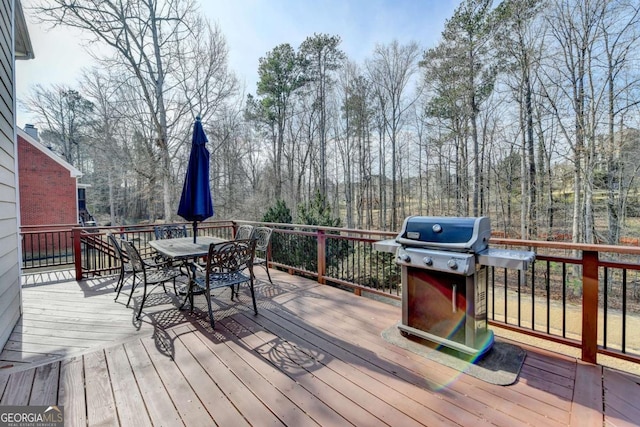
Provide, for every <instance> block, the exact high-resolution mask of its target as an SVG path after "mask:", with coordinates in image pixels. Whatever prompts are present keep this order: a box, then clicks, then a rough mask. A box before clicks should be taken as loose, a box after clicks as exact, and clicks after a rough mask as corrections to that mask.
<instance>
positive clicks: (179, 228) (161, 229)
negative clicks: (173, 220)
mask: <svg viewBox="0 0 640 427" xmlns="http://www.w3.org/2000/svg"><path fill="white" fill-rule="evenodd" d="M153 233H154V234H155V235H156V240H163V239H174V238H177V237H187V226H186V225H184V224H182V225H156V226H155V227H153Z"/></svg>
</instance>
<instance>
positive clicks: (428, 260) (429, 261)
mask: <svg viewBox="0 0 640 427" xmlns="http://www.w3.org/2000/svg"><path fill="white" fill-rule="evenodd" d="M422 262H424V265H428V266H429V267H431V266H432V265H433V259H432V258H431V257H430V256H426V257H424V258H422Z"/></svg>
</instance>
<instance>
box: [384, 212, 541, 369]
mask: <svg viewBox="0 0 640 427" xmlns="http://www.w3.org/2000/svg"><path fill="white" fill-rule="evenodd" d="M490 237H491V224H490V220H489V218H487V217H478V218H457V217H424V216H411V217H408V218H406V219H405V221H404V223H403V225H402V230H401V231H400V233H399V234H398V236H397V237H396V238H395V240H384V241H380V242H377V243H375V244H374V247H375V249H376V250H378V251H384V252H391V253H395V255H396V262H397V263H398V264H399V265H400V266H401V267H402V322H401V323H399V324H398V328H400V330H401V331H402V332H403V333H405V334H410V335H413V336H416V337H419V338H423V339H426V340H429V341H432V342H435V343H437V344H440V345H443V346H445V347H448V348H451V349H454V350H457V351H460V352H462V353H465V354H469V355H474V356H476V357H480V356H482V355H483V354H484V353H485V352H487V351H488V350H489V349H490V348H491V346H492V345H493V332H492V331H490V330H489V329H488V327H487V269H486V268H485V267H486V266H497V267H503V268H513V269H518V270H526V269H528V267H529V263H531V262H533V260H534V258H535V254H534V253H533V252H529V251H515V250H502V249H491V248H489V247H488V246H489V238H490Z"/></svg>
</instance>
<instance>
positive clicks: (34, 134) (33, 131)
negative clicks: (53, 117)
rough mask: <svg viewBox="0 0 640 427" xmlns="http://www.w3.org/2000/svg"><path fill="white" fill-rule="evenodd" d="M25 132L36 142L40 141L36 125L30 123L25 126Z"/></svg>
mask: <svg viewBox="0 0 640 427" xmlns="http://www.w3.org/2000/svg"><path fill="white" fill-rule="evenodd" d="M24 131H25V132H26V133H27V135H29V136H31V137H32V138H33V139H35V140H36V141H40V138H38V128H37V127H35V126H34V125H32V124H29V123H27V124H25V125H24Z"/></svg>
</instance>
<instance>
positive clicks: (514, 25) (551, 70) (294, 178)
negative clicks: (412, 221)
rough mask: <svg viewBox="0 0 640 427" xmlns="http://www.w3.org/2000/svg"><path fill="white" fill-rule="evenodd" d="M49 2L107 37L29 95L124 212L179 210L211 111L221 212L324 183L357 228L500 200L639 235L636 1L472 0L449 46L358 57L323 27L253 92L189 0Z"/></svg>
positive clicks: (553, 225)
mask: <svg viewBox="0 0 640 427" xmlns="http://www.w3.org/2000/svg"><path fill="white" fill-rule="evenodd" d="M37 13H38V15H37V16H38V17H40V18H41V19H43V20H45V21H49V22H52V23H57V24H61V25H69V26H73V27H77V28H81V29H83V30H85V31H86V32H87V33H88V34H92V35H93V37H94V38H95V41H96V43H99V44H100V45H101V46H105V47H104V49H101V50H100V53H101V54H100V55H95V56H96V61H97V63H96V67H95V68H94V69H92V70H87V72H86V74H85V76H84V78H83V79H82V81H80V82H78V85H77V86H76V87H74V88H71V87H60V86H52V87H49V88H46V87H42V86H34V89H33V91H32V95H31V96H30V97H29V98H28V99H25V100H22V101H23V104H24V105H25V106H26V108H27V109H28V110H30V111H31V112H33V113H34V114H36V115H37V117H39V118H40V122H39V123H37V125H38V127H39V128H40V129H41V131H42V136H43V138H44V139H46V142H47V144H50V145H51V146H52V147H53V148H54V149H55V150H56V151H57V152H59V153H60V154H61V155H63V156H64V157H65V158H66V159H67V160H68V161H70V162H71V163H73V164H74V165H75V166H77V167H79V168H80V169H81V170H82V171H83V172H84V173H85V177H84V178H83V180H84V182H86V183H89V184H91V185H92V187H91V191H90V195H89V203H90V206H91V210H92V212H95V213H96V214H98V216H100V215H103V216H104V217H105V218H108V219H109V221H110V222H111V223H114V224H115V223H121V224H122V223H127V222H136V221H140V220H149V221H154V220H157V219H165V220H176V219H177V217H176V215H175V211H176V208H177V198H178V197H179V194H180V190H181V188H182V179H183V177H184V170H185V167H186V164H187V158H188V153H189V143H190V141H189V138H190V133H189V129H190V127H191V125H192V123H193V120H194V118H195V117H196V116H197V115H200V116H201V117H202V121H203V124H204V125H205V130H206V133H207V135H208V137H209V149H210V151H211V153H212V156H211V162H212V164H211V180H212V181H211V188H212V192H213V198H214V204H215V207H216V219H227V218H235V219H248V220H260V219H262V218H263V216H264V215H265V213H267V211H268V210H269V209H270V208H272V207H274V206H277V205H278V206H280V207H286V208H288V209H291V210H292V211H293V212H292V213H293V217H294V218H296V217H297V213H298V211H299V210H303V211H304V209H305V206H308V205H309V204H310V203H312V202H313V203H317V201H318V200H320V201H321V202H322V203H323V204H326V205H327V206H326V207H327V208H329V209H330V211H331V212H332V213H333V215H334V216H336V217H338V218H340V219H341V223H342V224H343V225H344V226H346V227H348V228H366V229H382V230H393V231H396V230H398V229H399V227H400V225H401V222H402V220H403V219H404V218H405V217H406V216H408V215H413V214H421V215H438V216H448V215H454V216H478V215H488V216H490V217H491V218H492V224H493V228H494V230H496V231H502V232H504V233H505V234H506V235H508V236H510V237H522V238H532V239H546V238H554V236H556V237H557V236H558V235H561V236H564V237H566V236H569V237H570V238H571V239H572V240H573V241H574V242H587V243H593V242H600V243H610V244H617V243H619V241H620V237H621V236H624V235H640V225H639V226H636V225H635V221H634V219H635V218H636V216H638V215H640V196H639V195H638V189H639V188H640V186H639V185H638V183H636V179H635V178H636V176H637V174H638V168H639V167H640V131H639V129H640V43H638V37H640V4H638V2H636V1H631V0H589V1H584V0H504V1H502V2H493V1H491V0H463V1H461V3H460V5H459V7H458V8H457V9H456V11H455V13H454V15H453V16H452V17H451V18H449V19H448V20H447V22H446V25H445V29H444V31H443V33H442V36H441V39H440V41H439V43H438V44H437V45H436V46H421V45H420V44H419V43H420V41H419V40H416V41H415V42H410V43H407V44H401V43H399V42H397V41H393V42H390V43H388V44H380V45H377V46H376V47H375V49H374V50H373V51H372V52H371V53H370V55H369V56H368V58H367V59H366V60H364V61H363V62H362V63H356V62H354V61H353V60H352V59H350V58H349V57H348V56H347V55H346V54H345V53H344V52H343V51H342V50H341V48H340V44H341V41H342V40H341V38H340V36H339V35H329V34H313V35H309V37H308V38H307V39H306V40H304V41H303V42H302V43H301V44H300V46H298V47H294V46H292V45H290V44H287V43H285V44H281V45H278V46H274V47H273V49H272V50H270V51H268V52H265V54H264V56H263V57H262V58H260V60H259V67H258V70H257V72H258V77H259V80H258V83H257V87H256V88H254V89H255V92H252V91H251V88H248V90H249V92H248V93H246V92H244V91H243V90H242V89H241V88H240V86H239V85H238V83H237V80H236V78H235V77H234V75H233V72H232V71H231V70H229V68H228V65H227V54H228V51H227V46H226V44H225V40H224V34H222V33H221V32H220V31H219V30H218V29H217V28H216V26H215V25H212V24H211V23H209V22H207V21H206V20H205V19H204V18H202V17H201V16H200V15H199V14H198V9H197V5H196V4H194V3H193V2H191V1H188V0H130V1H126V2H125V1H119V0H107V1H98V0H84V1H71V0H49V1H43V2H42V3H41V4H40V5H39V7H38V12H37ZM318 194H319V195H320V196H321V197H319V198H318ZM638 222H639V223H640V221H638Z"/></svg>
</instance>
